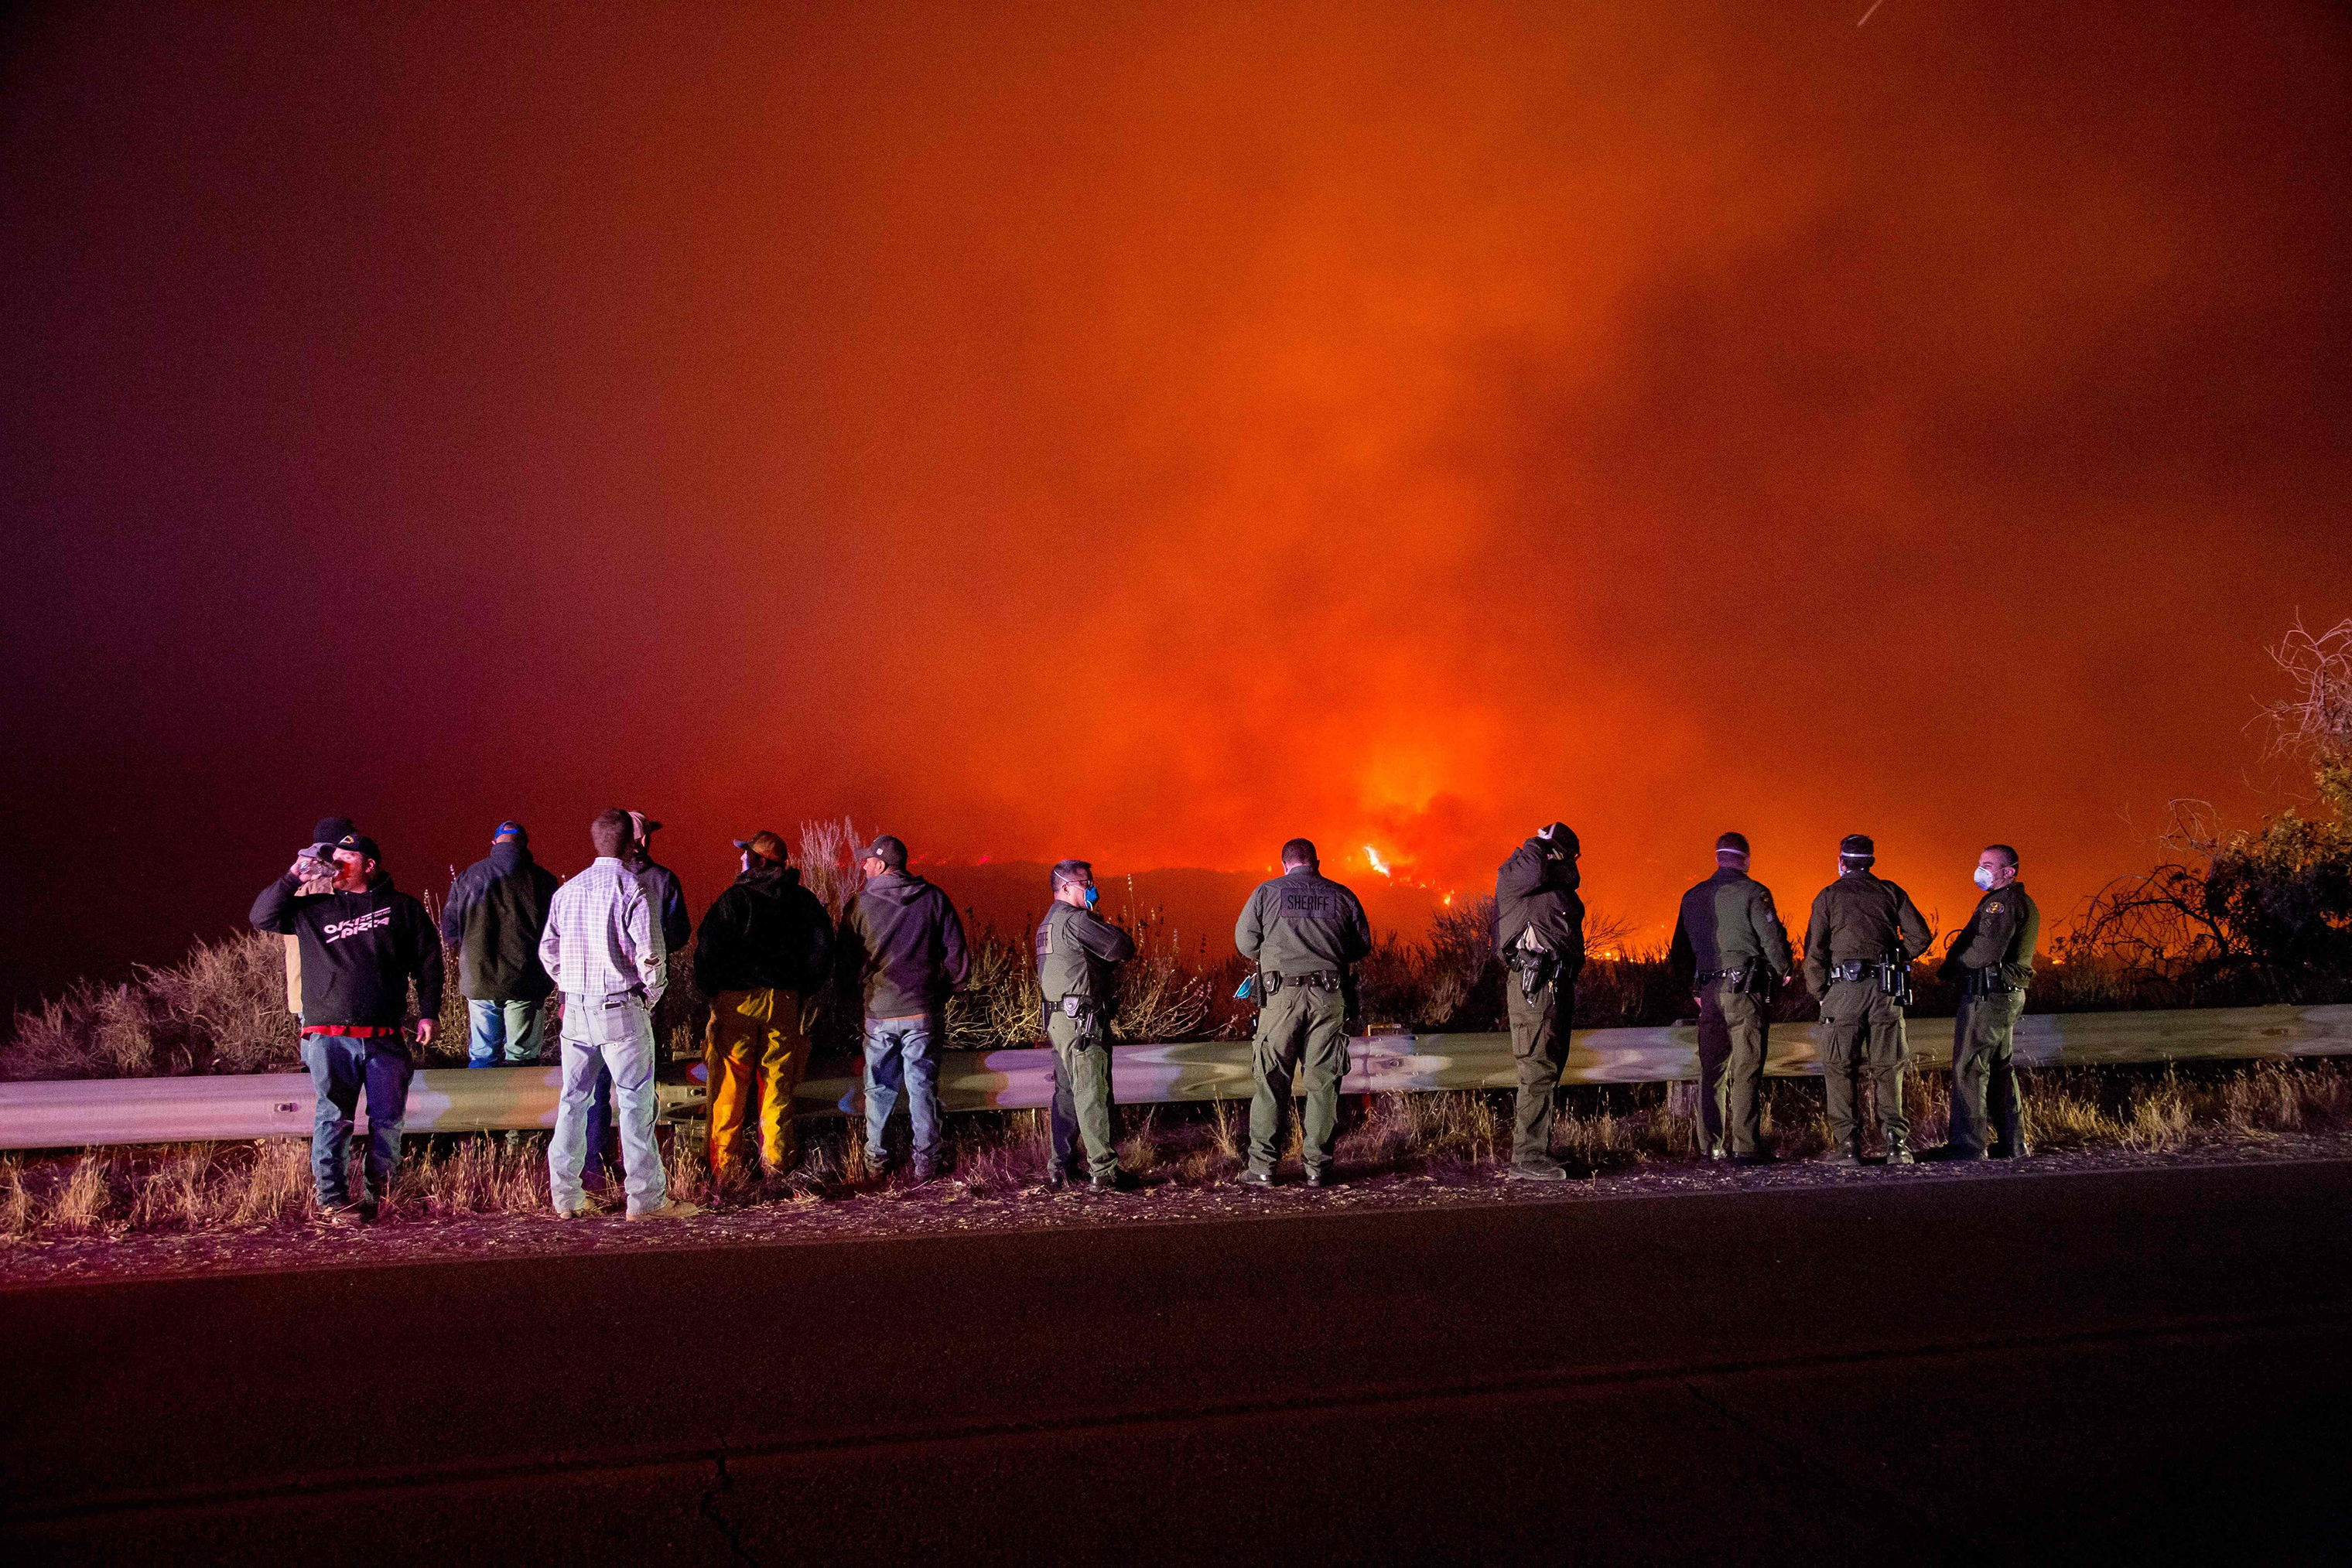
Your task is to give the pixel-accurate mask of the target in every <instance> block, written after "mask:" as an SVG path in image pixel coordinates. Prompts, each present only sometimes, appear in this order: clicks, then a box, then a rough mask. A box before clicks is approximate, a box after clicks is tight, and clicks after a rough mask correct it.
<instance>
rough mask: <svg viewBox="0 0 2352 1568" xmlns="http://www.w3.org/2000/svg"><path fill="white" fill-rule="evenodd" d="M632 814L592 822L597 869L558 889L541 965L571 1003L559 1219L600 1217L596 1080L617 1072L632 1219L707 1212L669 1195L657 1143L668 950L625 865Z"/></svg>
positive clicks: (551, 1154)
mask: <svg viewBox="0 0 2352 1568" xmlns="http://www.w3.org/2000/svg"><path fill="white" fill-rule="evenodd" d="M631 831H632V830H631V828H630V825H629V814H628V813H627V812H626V811H623V810H617V809H615V810H606V811H604V812H602V813H600V814H599V815H598V816H597V818H596V820H595V821H593V822H592V823H590V824H589V828H588V834H589V837H590V838H591V839H592V840H593V841H594V843H595V846H596V859H595V862H594V863H593V864H592V865H590V866H589V867H588V869H587V870H585V871H583V872H582V873H580V874H579V875H577V876H575V877H573V878H572V880H571V881H569V882H567V883H563V885H562V886H561V887H559V888H557V889H556V890H555V897H554V899H553V900H552V901H551V904H549V907H548V914H547V929H546V930H545V931H543V932H541V934H540V938H539V961H540V963H541V966H542V967H544V968H545V969H546V970H547V972H548V975H549V976H550V977H551V978H552V979H553V980H554V981H555V985H556V988H557V989H558V990H559V991H561V992H562V996H563V1027H562V1047H563V1090H562V1097H561V1098H560V1099H559V1100H558V1101H557V1102H556V1107H555V1135H554V1137H552V1138H551V1139H550V1140H549V1141H548V1145H547V1183H548V1190H549V1195H550V1196H551V1197H552V1198H553V1199H554V1203H555V1212H556V1214H557V1215H558V1216H559V1217H561V1218H565V1219H577V1218H581V1217H582V1216H583V1215H587V1214H591V1213H593V1212H594V1209H593V1207H591V1205H590V1203H589V1199H588V1195H587V1193H586V1192H585V1191H584V1190H583V1187H582V1186H581V1179H580V1176H581V1167H582V1166H583V1163H584V1159H585V1156H586V1153H587V1143H588V1105H589V1101H590V1100H591V1098H592V1097H593V1095H594V1093H595V1088H596V1074H597V1072H598V1071H600V1070H602V1071H604V1072H606V1073H607V1074H609V1075H610V1077H611V1079H612V1084H613V1098H614V1102H615V1103H616V1104H617V1106H618V1108H619V1111H620V1117H619V1120H620V1124H621V1165H622V1169H623V1171H624V1173H625V1187H626V1190H627V1194H628V1217H629V1218H631V1219H667V1218H673V1217H676V1216H680V1215H688V1214H698V1213H700V1212H701V1210H700V1209H698V1208H697V1207H695V1206H694V1205H693V1204H690V1203H680V1202H677V1201H675V1200H673V1199H672V1198H671V1197H669V1178H668V1176H667V1174H666V1173H665V1172H664V1171H663V1169H662V1163H661V1149H660V1148H659V1146H658V1145H656V1144H655V1142H654V1116H655V1111H656V1104H655V1090H654V1024H653V1009H654V1004H655V1003H656V1002H658V1001H660V1000H661V994H662V988H663V985H664V983H665V973H666V972H665V968H664V964H665V960H666V958H667V948H665V947H664V946H662V934H661V925H660V923H659V922H658V921H657V920H656V917H655V915H654V912H653V907H652V903H651V901H650V900H648V899H647V898H646V890H645V887H644V885H643V884H642V883H639V882H638V881H637V879H636V877H635V874H634V873H631V871H630V869H629V864H628V861H627V859H626V858H625V857H626V856H627V854H628V852H629V843H630V837H631Z"/></svg>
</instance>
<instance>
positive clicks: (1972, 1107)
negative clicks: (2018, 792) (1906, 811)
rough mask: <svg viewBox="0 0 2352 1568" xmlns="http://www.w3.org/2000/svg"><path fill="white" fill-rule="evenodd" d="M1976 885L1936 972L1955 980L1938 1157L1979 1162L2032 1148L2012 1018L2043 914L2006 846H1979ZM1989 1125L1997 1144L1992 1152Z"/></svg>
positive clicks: (2021, 1003)
mask: <svg viewBox="0 0 2352 1568" xmlns="http://www.w3.org/2000/svg"><path fill="white" fill-rule="evenodd" d="M1976 883H1977V886H1978V887H1979V888H1981V889H1983V890H1984V896H1983V897H1981V898H1979V899H1978V900H1977V906H1976V909H1975V911H1974V912H1973V913H1972V914H1970V915H1969V923H1968V924H1967V925H1963V926H1961V927H1960V929H1959V931H1958V934H1956V935H1955V936H1953V937H1952V945H1951V946H1950V947H1949V948H1948V949H1947V950H1946V952H1945V954H1944V963H1943V967H1942V968H1941V970H1940V971H1939V973H1940V974H1941V976H1942V977H1943V978H1945V979H1948V980H1957V981H1958V982H1959V987H1960V1007H1959V1012H1958V1015H1957V1016H1955V1017H1954V1018H1953V1019H1952V1131H1951V1136H1950V1137H1949V1139H1948V1140H1947V1141H1946V1143H1945V1145H1944V1147H1943V1149H1942V1150H1941V1151H1940V1152H1939V1155H1938V1157H1940V1158H1943V1159H1948V1160H1980V1159H1983V1158H1985V1157H1986V1155H1988V1154H1990V1153H1993V1152H1996V1151H1997V1152H1999V1153H2000V1154H2001V1155H2006V1156H2008V1157H2009V1158H2011V1159H2023V1158H2024V1157H2025V1156H2026V1155H2029V1154H2031V1153H2032V1150H2031V1149H2029V1148H2028V1147H2027V1146H2026V1143H2025V1121H2024V1116H2023V1114H2022V1113H2021V1110H2020V1107H2019V1101H2018V1097H2017V1065H2016V1062H2015V1061H2014V1058H2013V1055H2012V1053H2013V1051H2014V1049H2015V1040H2016V1035H2017V1015H2018V1014H2019V1013H2021V1012H2023V1011H2024V1010H2025V988H2026V987H2027V986H2029V985H2031V984H2032V982H2033V949H2034V947H2035V946H2036V945H2037V944H2038V943H2039V942H2040V940H2041V937H2042V911H2041V910H2040V909H2039V908H2038V907H2036V905H2035V904H2034V902H2033V900H2032V898H2030V897H2028V896H2027V894H2026V892H2025V884H2024V883H2021V882H2020V881H2018V880H2017V852H2016V851H2015V850H2013V849H2011V848H2010V847H2009V846H2008V845H2007V844H1987V845H1986V846H1985V850H1984V852H1983V853H1982V854H1980V855H1979V856H1978V857H1977V869H1976ZM1988 1102H1990V1103H1988ZM1988 1113H1990V1115H1988ZM1988 1128H1990V1131H1991V1132H1993V1133H1994V1134H1998V1135H1999V1137H2000V1143H1999V1144H1998V1145H1995V1146H1994V1148H1993V1149H1990V1150H1989V1149H1988V1148H1987V1147H1986V1146H1985V1134H1986V1132H1987V1130H1988Z"/></svg>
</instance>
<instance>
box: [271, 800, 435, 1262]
mask: <svg viewBox="0 0 2352 1568" xmlns="http://www.w3.org/2000/svg"><path fill="white" fill-rule="evenodd" d="M321 825H322V826H324V825H326V824H321ZM318 847H319V846H316V845H313V846H312V848H311V849H310V850H305V851H304V852H303V853H302V855H301V856H300V857H299V858H297V859H296V861H295V862H294V865H293V867H292V868H291V869H290V870H289V871H288V872H287V873H286V874H285V875H284V876H281V877H279V878H278V880H277V881H276V882H274V883H270V884H269V885H268V887H266V888H264V889H262V891H261V896H260V897H259V898H257V899H255V900H254V902H253V914H252V920H253V925H254V928H255V929H256V930H259V931H270V932H275V933H277V934H278V935H279V936H289V937H291V938H292V939H293V941H294V944H295V946H296V947H297V949H298V950H299V955H300V960H301V965H300V967H301V990H302V1065H303V1066H305V1067H307V1068H309V1069H310V1084H311V1087H312V1088H313V1089H314V1090H316V1091H317V1093H318V1106H317V1113H316V1115H315V1116H314V1118H313V1120H312V1123H311V1131H310V1175H311V1178H312V1180H313V1181H314V1182H315V1183H316V1185H317V1191H318V1200H319V1213H320V1218H322V1219H324V1220H325V1221H327V1223H329V1224H331V1225H338V1224H347V1223H349V1222H350V1221H351V1220H352V1219H354V1218H357V1219H362V1220H372V1219H373V1218H375V1215H376V1207H377V1205H378V1204H379V1203H380V1202H381V1201H382V1199H383V1196H384V1194H385V1193H386V1192H388V1191H389V1190H390V1189H391V1186H392V1178H393V1176H394V1173H395V1172H396V1171H397V1170H398V1169H399V1168H400V1134H401V1127H402V1124H403V1123H404V1121H405V1120H406V1118H407V1115H408V1082H409V1080H410V1078H411V1077H412V1076H414V1074H415V1071H416V1067H415V1061H414V1060H413V1059H412V1058H411V1056H410V1054H409V1049H408V1038H407V1032H406V1031H407V1029H408V1027H409V1026H408V1025H407V1024H406V1023H405V1022H404V1019H406V1017H407V1013H408V988H409V985H410V983H411V982H412V981H413V982H415V987H416V1005H417V1011H418V1013H419V1015H420V1016H419V1017H418V1018H417V1019H416V1021H415V1030H416V1040H417V1043H418V1044H420V1045H429V1044H431V1043H432V1041H433V1030H434V1023H435V1019H437V1018H438V1017H439V1015H440V1012H441V985H442V975H441V934H440V933H439V932H437V931H436V930H435V929H434V928H433V921H432V918H431V916H429V915H426V914H425V906H424V905H423V904H419V903H418V902H417V901H416V900H415V899H414V898H411V897H410V896H409V895H408V894H404V893H398V892H394V889H393V885H392V878H391V877H389V876H387V875H385V874H384V873H383V870H382V869H381V866H380V863H379V862H380V861H381V859H382V857H381V855H380V854H379V852H378V851H377V849H376V845H375V841H374V840H373V839H371V838H368V837H367V836H365V835H364V834H362V833H356V832H351V831H346V832H344V833H343V834H342V835H341V837H339V838H337V839H336V840H335V841H334V842H333V844H332V846H331V849H330V853H331V855H332V857H333V858H332V862H331V864H332V865H333V867H334V871H333V876H332V880H331V882H328V883H327V884H326V886H325V889H324V891H318V892H311V891H305V890H306V888H317V887H319V886H320V881H321V880H323V879H322V878H321V877H320V872H321V870H322V869H323V867H324V865H325V864H327V863H329V862H327V860H326V857H325V856H321V855H318V854H316V853H314V851H315V850H316V849H317V848H318ZM362 1092H364V1093H365V1094H366V1095H367V1108H368V1152H367V1165H366V1169H365V1172H364V1181H363V1185H362V1187H361V1191H360V1197H359V1199H358V1201H357V1202H356V1203H354V1202H353V1201H352V1191H351V1177H350V1145H351V1138H352V1122H353V1120H354V1118H355V1116H356V1115H357V1113H358V1110H359V1101H360V1095H361V1094H362Z"/></svg>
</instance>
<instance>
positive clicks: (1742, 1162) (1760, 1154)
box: [1731, 1149, 1780, 1166]
mask: <svg viewBox="0 0 2352 1568" xmlns="http://www.w3.org/2000/svg"><path fill="white" fill-rule="evenodd" d="M1731 1163H1732V1164H1733V1165H1735V1166H1769V1165H1778V1164H1779V1163H1780V1156H1779V1155H1775V1154H1774V1153H1773V1152H1772V1151H1771V1150H1769V1149H1750V1150H1749V1151H1748V1153H1746V1154H1744V1155H1732V1156H1731Z"/></svg>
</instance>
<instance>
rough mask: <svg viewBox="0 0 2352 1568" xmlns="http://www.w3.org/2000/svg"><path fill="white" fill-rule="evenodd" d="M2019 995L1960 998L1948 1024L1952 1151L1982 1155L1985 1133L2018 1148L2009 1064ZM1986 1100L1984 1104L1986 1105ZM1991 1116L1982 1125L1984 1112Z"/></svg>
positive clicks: (2019, 1129)
mask: <svg viewBox="0 0 2352 1568" xmlns="http://www.w3.org/2000/svg"><path fill="white" fill-rule="evenodd" d="M2024 1010H2025V993H2024V992H2023V991H1994V992H1991V993H1990V994H1988V995H1985V996H1975V997H1962V998H1960V1011H1959V1016H1958V1017H1957V1018H1955V1019H1952V1137H1951V1143H1952V1147H1953V1148H1955V1149H1958V1150H1961V1151H1964V1152H1966V1153H1968V1154H1982V1153H1983V1152H1984V1148H1985V1134H1987V1133H1988V1132H1990V1133H1991V1134H1993V1135H1994V1136H1996V1137H1998V1138H2000V1141H2001V1142H2002V1143H2004V1144H2007V1145H2009V1146H2010V1148H2011V1151H2015V1150H2017V1149H2020V1148H2021V1147H2023V1146H2024V1143H2025V1128H2024V1125H2023V1123H2022V1120H2021V1117H2020V1115H2019V1112H2018V1103H2017V1068H2016V1066H2015V1065H2014V1063H2013V1062H2012V1061H2011V1042H2012V1040H2014V1038H2015V1036H2016V1033H2017V1015H2018V1014H2019V1013H2021V1012H2022V1011H2024ZM1988 1099H1990V1104H1988V1103H1987V1101H1988ZM1988 1111H1990V1113H1991V1115H1990V1124H1988V1120H1987V1115H1986V1113H1987V1112H1988Z"/></svg>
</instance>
